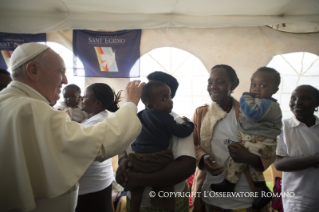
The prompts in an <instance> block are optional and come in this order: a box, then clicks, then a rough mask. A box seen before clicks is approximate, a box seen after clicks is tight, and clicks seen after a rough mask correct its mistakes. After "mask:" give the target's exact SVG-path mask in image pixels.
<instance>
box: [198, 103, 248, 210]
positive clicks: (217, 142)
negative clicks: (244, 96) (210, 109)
mask: <svg viewBox="0 0 319 212" xmlns="http://www.w3.org/2000/svg"><path fill="white" fill-rule="evenodd" d="M226 139H231V140H233V141H239V138H238V128H237V120H236V112H235V109H234V107H233V108H232V109H231V110H230V112H229V113H227V114H226V116H225V117H224V118H223V119H221V120H220V121H218V122H217V124H216V126H215V129H214V134H213V137H212V141H211V154H212V155H213V157H214V158H215V160H216V166H224V167H225V168H224V170H226V166H227V162H228V160H229V157H230V156H229V151H228V148H227V145H226V144H224V141H225V140H226ZM224 179H225V171H224V172H223V173H221V174H220V175H218V176H212V175H211V174H210V173H209V172H207V174H206V179H205V181H204V183H203V187H202V193H201V198H202V200H203V201H204V202H206V203H208V204H209V205H215V206H217V207H220V208H224V209H232V210H238V209H244V208H249V207H251V205H252V202H253V198H251V197H214V193H213V192H212V190H211V188H210V185H211V184H217V183H221V182H222V181H223V180H224ZM235 191H237V192H251V189H250V187H249V184H248V182H247V179H246V177H245V175H244V173H242V174H241V176H240V178H239V181H238V183H237V184H236V186H235Z"/></svg>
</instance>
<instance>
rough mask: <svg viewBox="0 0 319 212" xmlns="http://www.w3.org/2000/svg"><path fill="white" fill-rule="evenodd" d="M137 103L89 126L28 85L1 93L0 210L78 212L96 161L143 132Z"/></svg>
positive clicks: (109, 154) (119, 149)
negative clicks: (82, 184) (81, 188)
mask: <svg viewBox="0 0 319 212" xmlns="http://www.w3.org/2000/svg"><path fill="white" fill-rule="evenodd" d="M136 111H137V108H136V105H135V104H133V103H129V102H128V103H125V104H124V106H123V107H122V108H121V109H119V110H118V111H117V112H116V113H115V114H114V116H112V117H111V118H108V119H105V120H104V121H103V122H100V123H98V124H96V125H93V126H89V127H84V126H82V125H80V124H78V123H76V122H73V121H71V120H70V118H69V116H68V115H67V114H66V113H61V112H60V111H55V110H53V109H52V108H51V106H49V102H48V101H47V100H46V99H45V98H44V97H43V96H42V95H41V94H40V93H38V92H37V91H35V90H34V89H32V88H31V87H29V86H27V85H26V84H23V83H20V82H17V81H13V82H11V84H10V85H9V86H8V87H7V88H6V89H4V90H3V91H1V92H0V123H1V127H0V211H1V212H2V211H32V212H33V211H34V212H35V211H36V212H38V211H45V212H51V211H59V212H64V211H65V212H67V211H68V212H69V211H74V208H75V205H76V198H77V193H78V185H77V182H78V180H79V178H80V177H81V176H82V175H83V173H84V172H85V171H86V169H87V168H88V167H89V165H90V164H92V162H93V161H94V160H99V161H102V160H105V159H107V158H110V157H112V156H114V155H116V154H118V153H120V152H122V151H124V150H125V149H126V148H127V147H128V146H129V144H130V143H131V142H132V141H133V140H134V139H135V138H136V136H137V135H138V134H139V133H140V131H141V128H142V126H141V124H140V121H139V119H138V118H137V116H136Z"/></svg>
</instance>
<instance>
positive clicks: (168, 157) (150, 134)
mask: <svg viewBox="0 0 319 212" xmlns="http://www.w3.org/2000/svg"><path fill="white" fill-rule="evenodd" d="M141 99H142V102H143V103H144V104H145V107H146V109H145V110H142V111H141V112H139V113H138V114H137V116H138V118H139V119H140V121H141V123H142V131H141V133H140V134H139V136H138V137H137V138H136V140H135V141H134V142H133V143H132V145H131V146H132V150H133V151H134V152H135V153H130V154H129V155H128V159H129V161H131V162H132V163H133V164H134V166H133V168H132V171H134V172H143V173H150V172H155V171H158V170H160V169H162V168H163V167H165V166H166V165H167V164H168V163H170V162H172V161H173V160H174V159H173V154H172V151H171V150H167V149H168V146H169V141H170V139H171V136H172V135H175V136H177V137H180V138H184V137H187V136H189V135H190V134H191V133H192V132H193V131H194V124H193V123H192V122H190V121H189V119H188V118H186V117H183V120H184V121H185V122H183V123H182V124H178V123H177V122H176V121H175V120H174V118H173V116H171V115H170V114H169V113H170V112H171V111H172V108H173V101H172V99H171V91H170V88H169V87H168V86H167V85H166V84H165V83H163V82H160V81H150V82H149V83H147V84H146V85H145V86H144V87H143V90H142V96H141ZM143 190H144V188H142V189H139V190H133V191H131V194H132V196H131V206H130V208H131V212H135V211H139V208H140V204H141V200H142V193H143ZM152 190H153V191H154V192H155V193H157V194H158V192H159V191H168V192H174V187H173V186H171V187H165V188H159V187H153V189H152ZM156 197H158V195H156V196H155V197H154V198H152V200H151V203H152V205H154V206H158V207H162V208H163V207H165V208H167V209H168V210H169V211H170V210H174V207H175V199H174V197H172V198H159V197H158V198H156Z"/></svg>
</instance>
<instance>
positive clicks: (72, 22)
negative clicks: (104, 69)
mask: <svg viewBox="0 0 319 212" xmlns="http://www.w3.org/2000/svg"><path fill="white" fill-rule="evenodd" d="M0 9H1V13H0V32H11V33H40V32H53V31H59V30H69V29H89V30H120V29H154V28H163V27H190V28H215V27H229V26H265V25H271V26H273V27H274V28H276V29H280V30H283V31H290V32H316V31H319V1H318V0H280V1H278V0H267V1H256V0H225V1H221V0H197V1H195V0H161V1H155V0H116V1H115V0H90V1H88V0H45V1H43V0H27V1H26V0H1V4H0Z"/></svg>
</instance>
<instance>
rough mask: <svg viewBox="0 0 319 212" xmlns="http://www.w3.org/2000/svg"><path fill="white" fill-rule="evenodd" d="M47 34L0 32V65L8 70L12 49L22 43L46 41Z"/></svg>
mask: <svg viewBox="0 0 319 212" xmlns="http://www.w3.org/2000/svg"><path fill="white" fill-rule="evenodd" d="M46 40H47V36H46V34H45V33H41V34H12V33H2V32H0V51H1V57H0V67H1V68H3V69H5V70H8V69H9V66H10V58H11V54H12V52H13V50H15V48H17V47H18V46H19V45H21V44H23V43H30V42H46Z"/></svg>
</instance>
